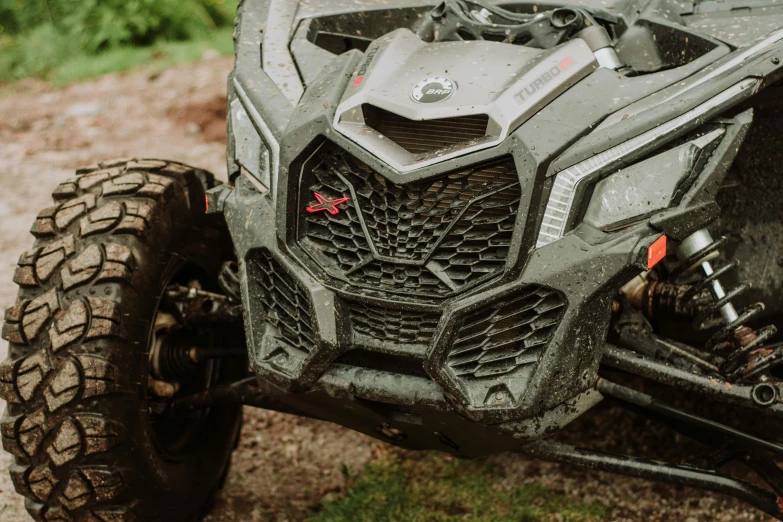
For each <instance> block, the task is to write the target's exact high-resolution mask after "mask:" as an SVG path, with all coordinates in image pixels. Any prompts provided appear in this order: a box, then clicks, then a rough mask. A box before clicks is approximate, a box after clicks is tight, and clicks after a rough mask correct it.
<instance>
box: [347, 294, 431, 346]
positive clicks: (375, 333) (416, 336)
mask: <svg viewBox="0 0 783 522" xmlns="http://www.w3.org/2000/svg"><path fill="white" fill-rule="evenodd" d="M348 308H349V310H350V313H351V324H352V325H353V330H354V331H355V332H356V333H359V334H362V335H366V336H369V337H372V338H374V339H378V340H379V341H391V342H396V343H414V344H429V343H430V341H431V340H432V336H433V334H434V333H435V328H437V326H438V321H439V320H440V314H439V313H433V312H417V311H409V310H397V309H391V308H385V307H378V306H367V305H365V304H362V303H353V302H351V303H348Z"/></svg>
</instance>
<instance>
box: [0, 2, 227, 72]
mask: <svg viewBox="0 0 783 522" xmlns="http://www.w3.org/2000/svg"><path fill="white" fill-rule="evenodd" d="M236 4H237V0H0V81H3V80H5V81H8V80H15V79H19V78H23V77H28V76H37V77H46V76H47V74H48V72H49V71H51V70H52V69H53V68H54V67H55V66H57V65H58V64H59V63H61V62H62V60H65V59H68V58H70V57H73V56H76V55H80V54H82V55H84V54H86V55H93V54H95V53H97V52H99V51H106V50H111V49H116V48H119V47H124V46H129V45H131V46H148V45H151V44H156V43H160V42H171V41H178V40H190V39H200V38H204V37H206V36H208V35H209V34H210V33H211V32H212V31H213V30H214V29H216V28H217V27H221V26H228V25H230V24H231V22H232V20H233V18H234V14H235V12H236Z"/></svg>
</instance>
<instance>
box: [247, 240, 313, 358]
mask: <svg viewBox="0 0 783 522" xmlns="http://www.w3.org/2000/svg"><path fill="white" fill-rule="evenodd" d="M248 277H249V278H250V280H251V281H254V282H255V284H256V288H257V289H258V291H259V293H260V299H261V301H262V303H263V305H264V317H263V318H261V320H265V321H267V322H269V323H271V324H272V325H274V326H275V327H276V328H277V329H278V331H279V332H280V336H281V340H282V341H283V342H285V343H286V344H287V345H289V346H290V347H293V348H297V349H299V350H302V351H303V352H306V353H309V352H310V351H311V350H312V349H313V347H314V346H315V333H314V332H313V315H312V311H311V307H310V296H309V294H308V293H307V291H306V290H305V289H304V288H302V286H301V285H299V284H298V283H297V282H296V280H295V279H294V278H293V277H292V276H290V275H289V274H288V273H287V272H286V271H285V270H284V269H283V267H282V266H280V263H278V262H277V261H276V260H275V259H273V258H272V256H270V255H269V254H268V253H267V252H260V253H259V254H258V255H257V256H256V257H255V258H254V259H252V261H250V262H249V263H248ZM251 284H252V283H251ZM251 296H252V290H251ZM253 319H255V318H253Z"/></svg>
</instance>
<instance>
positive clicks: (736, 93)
mask: <svg viewBox="0 0 783 522" xmlns="http://www.w3.org/2000/svg"><path fill="white" fill-rule="evenodd" d="M758 84H759V80H757V79H755V78H748V79H745V80H743V81H741V82H739V83H737V84H736V85H734V86H732V87H730V88H729V89H726V90H725V91H723V92H722V93H720V94H718V95H717V96H715V97H713V98H712V99H710V100H709V101H707V102H705V103H703V104H701V105H699V106H698V107H695V108H693V109H691V110H690V111H688V112H685V113H683V114H681V115H680V116H677V117H676V118H674V119H672V120H669V121H667V122H666V123H663V124H661V125H659V126H658V127H655V128H654V129H652V130H649V131H647V132H644V133H642V134H640V135H638V136H636V137H635V138H632V139H630V140H628V141H626V142H624V143H621V144H620V145H617V146H615V147H612V148H610V149H607V150H605V151H604V152H601V153H600V154H597V155H596V156H593V157H591V158H588V159H586V160H584V161H582V162H580V163H577V164H576V165H574V166H572V167H568V168H567V169H565V170H562V171H560V172H559V173H558V174H557V176H556V177H555V182H554V185H553V186H552V192H551V194H550V195H549V201H548V202H547V207H546V211H545V213H544V219H543V221H542V223H541V229H540V230H539V233H538V241H537V242H536V248H541V247H543V246H546V245H548V244H549V243H552V242H553V241H557V240H558V239H560V238H561V237H563V235H564V234H565V233H566V232H567V231H569V230H570V229H571V228H572V227H573V226H574V220H575V218H576V215H575V214H576V212H575V208H574V207H575V204H576V202H577V201H578V200H580V199H581V196H582V195H583V194H584V191H585V189H586V188H587V187H588V186H589V185H590V184H591V183H593V182H595V181H596V180H597V179H599V178H602V177H605V176H607V175H609V174H611V173H613V172H616V171H617V170H618V169H619V168H621V167H623V166H625V165H629V164H630V163H632V162H633V161H636V160H638V159H639V158H640V157H642V156H644V155H646V154H648V153H649V152H650V151H651V150H654V149H655V148H657V147H660V146H661V145H663V144H665V143H667V142H669V141H671V140H673V139H675V138H677V137H678V136H680V135H682V133H683V132H687V131H688V130H689V129H690V128H692V127H693V126H694V125H697V124H698V123H699V121H697V120H700V119H701V120H703V119H704V118H705V117H706V116H708V115H711V114H714V113H715V112H718V111H720V110H722V109H723V108H725V107H727V106H729V105H731V103H732V102H733V101H735V100H736V99H737V98H740V97H743V96H746V95H747V93H748V92H755V90H756V87H757V86H758ZM748 89H750V90H748Z"/></svg>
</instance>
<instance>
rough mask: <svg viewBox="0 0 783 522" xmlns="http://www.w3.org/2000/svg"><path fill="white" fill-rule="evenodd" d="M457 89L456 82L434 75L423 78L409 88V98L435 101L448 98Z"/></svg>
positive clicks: (418, 100)
mask: <svg viewBox="0 0 783 522" xmlns="http://www.w3.org/2000/svg"><path fill="white" fill-rule="evenodd" d="M456 90H457V84H456V83H454V82H453V81H451V80H449V79H448V78H443V77H441V76H434V77H432V78H424V79H423V80H422V81H420V82H419V83H417V84H416V85H414V86H413V89H411V99H412V100H413V101H416V102H419V103H436V102H441V101H443V100H448V99H449V98H451V95H452V94H454V91H456Z"/></svg>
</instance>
